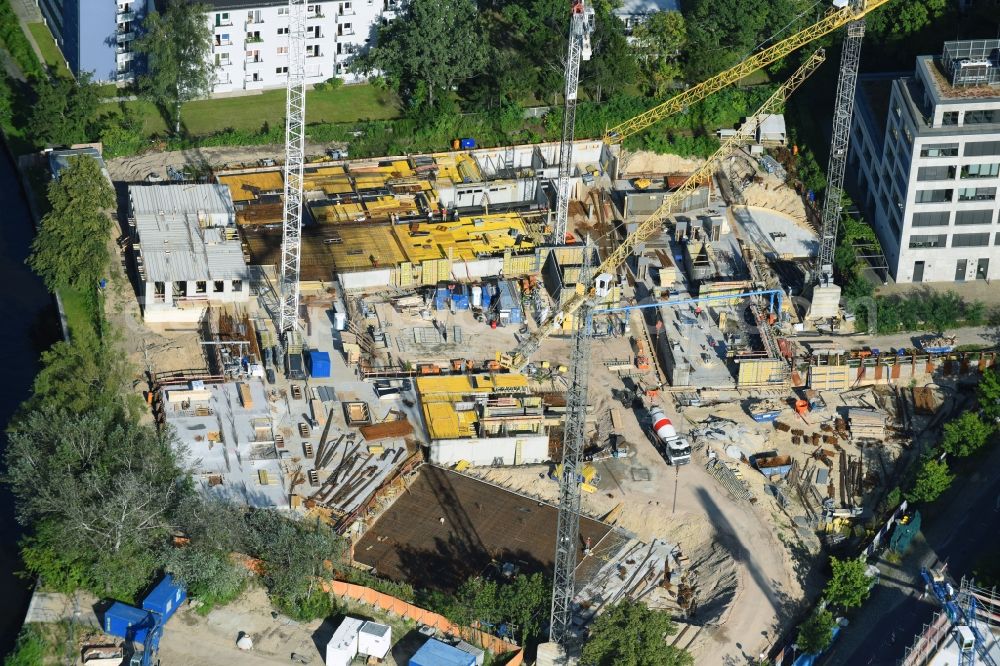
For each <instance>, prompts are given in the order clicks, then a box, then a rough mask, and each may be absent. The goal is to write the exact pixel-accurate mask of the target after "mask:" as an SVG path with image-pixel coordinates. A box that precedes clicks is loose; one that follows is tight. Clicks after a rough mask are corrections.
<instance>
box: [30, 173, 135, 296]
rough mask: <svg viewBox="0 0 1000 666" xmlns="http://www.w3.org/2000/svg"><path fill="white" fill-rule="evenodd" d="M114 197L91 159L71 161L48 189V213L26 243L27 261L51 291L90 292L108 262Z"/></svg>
mask: <svg viewBox="0 0 1000 666" xmlns="http://www.w3.org/2000/svg"><path fill="white" fill-rule="evenodd" d="M114 204H115V193H114V190H112V189H111V183H109V182H108V181H107V179H106V178H105V177H104V174H102V173H101V169H100V167H99V166H98V164H97V161H96V160H94V159H92V158H90V157H88V156H85V155H79V156H75V157H71V158H70V161H69V166H67V167H66V168H65V169H63V170H62V171H61V172H60V174H59V178H58V179H57V180H53V181H52V182H51V184H50V185H49V205H50V210H49V212H48V213H46V214H45V216H44V217H43V218H42V223H41V225H40V227H39V230H38V234H37V235H36V236H35V240H34V242H33V243H32V244H31V256H30V257H29V258H28V263H29V264H30V266H31V268H32V269H33V270H34V271H35V272H36V273H38V274H39V275H40V276H41V277H42V279H43V280H44V281H45V284H46V286H47V287H48V288H49V289H50V290H51V291H55V290H57V289H59V288H60V287H63V286H74V287H81V288H83V289H87V290H92V289H94V288H95V287H96V286H97V281H98V280H99V279H100V277H101V276H102V275H103V274H104V271H105V269H106V268H107V264H108V240H109V239H108V235H109V233H110V231H111V218H110V217H109V216H108V215H107V213H106V212H105V211H106V210H107V209H109V208H111V207H112V206H114Z"/></svg>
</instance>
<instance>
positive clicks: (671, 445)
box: [649, 406, 691, 465]
mask: <svg viewBox="0 0 1000 666" xmlns="http://www.w3.org/2000/svg"><path fill="white" fill-rule="evenodd" d="M649 416H650V418H651V419H652V421H653V432H654V433H655V434H656V437H657V439H659V441H660V445H661V446H662V447H663V454H664V455H665V456H666V458H667V462H668V463H670V464H671V465H687V464H688V463H689V462H691V445H690V444H689V443H688V441H687V439H685V438H684V437H681V436H680V435H678V434H677V429H676V428H674V424H673V423H672V422H671V421H670V419H668V418H667V415H666V414H664V413H663V410H662V409H661V408H660V407H657V406H654V407H653V408H652V409H650V412H649Z"/></svg>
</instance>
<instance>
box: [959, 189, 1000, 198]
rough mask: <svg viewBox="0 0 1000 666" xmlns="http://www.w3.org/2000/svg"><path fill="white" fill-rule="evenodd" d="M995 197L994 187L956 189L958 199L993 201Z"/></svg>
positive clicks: (995, 190)
mask: <svg viewBox="0 0 1000 666" xmlns="http://www.w3.org/2000/svg"><path fill="white" fill-rule="evenodd" d="M996 198H997V188H995V187H963V188H961V189H960V190H959V191H958V200H959V201H993V200H994V199H996Z"/></svg>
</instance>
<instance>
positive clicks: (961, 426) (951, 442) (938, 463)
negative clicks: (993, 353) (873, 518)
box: [905, 369, 1000, 502]
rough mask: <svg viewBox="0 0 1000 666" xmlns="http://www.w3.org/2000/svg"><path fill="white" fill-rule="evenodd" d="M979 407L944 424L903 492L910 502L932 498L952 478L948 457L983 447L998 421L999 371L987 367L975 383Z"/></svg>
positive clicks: (972, 451)
mask: <svg viewBox="0 0 1000 666" xmlns="http://www.w3.org/2000/svg"><path fill="white" fill-rule="evenodd" d="M976 399H977V403H978V409H969V410H966V411H964V412H962V413H961V414H959V415H958V416H957V417H956V418H954V419H952V420H951V421H950V422H948V423H947V424H945V426H944V431H943V433H942V436H941V441H940V443H939V444H938V445H937V446H935V447H932V448H931V449H930V450H929V451H928V452H927V453H926V454H925V455H924V457H923V458H922V459H921V461H920V464H919V467H918V468H917V472H916V476H915V477H914V479H913V484H912V487H911V488H910V489H909V490H908V491H907V492H906V493H905V495H906V498H907V499H908V500H910V501H913V502H933V501H935V500H936V499H938V498H939V497H940V496H941V495H942V494H944V492H945V491H946V490H948V488H950V487H951V484H952V482H953V481H954V480H955V474H954V472H952V470H951V467H950V466H949V464H948V458H949V457H951V458H953V459H957V458H966V457H969V456H972V455H975V454H977V453H979V452H980V451H982V450H983V449H984V448H985V447H986V445H987V444H989V442H990V441H991V438H992V437H993V435H994V433H995V432H996V430H997V424H998V423H1000V375H998V373H997V371H996V370H993V369H991V370H987V371H986V372H985V373H984V374H983V376H982V378H981V379H980V380H979V384H978V385H977V386H976Z"/></svg>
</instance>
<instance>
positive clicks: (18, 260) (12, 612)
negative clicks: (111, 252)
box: [0, 143, 60, 654]
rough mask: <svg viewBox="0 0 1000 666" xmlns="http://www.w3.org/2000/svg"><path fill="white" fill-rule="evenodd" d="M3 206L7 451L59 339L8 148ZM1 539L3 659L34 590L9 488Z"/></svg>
mask: <svg viewBox="0 0 1000 666" xmlns="http://www.w3.org/2000/svg"><path fill="white" fill-rule="evenodd" d="M0 206H2V207H3V210H4V212H5V216H4V220H5V225H4V232H5V233H4V235H3V241H2V242H0V277H2V278H3V281H4V284H6V285H8V287H9V288H8V289H6V290H4V292H2V293H0V309H2V311H3V313H4V319H5V325H4V326H3V327H0V346H2V348H3V350H4V352H5V354H6V356H7V359H6V363H5V374H4V391H3V392H2V393H0V423H2V424H3V425H4V432H3V433H2V434H0V444H2V445H3V446H4V447H6V444H7V440H6V426H7V425H8V424H9V423H10V420H11V418H12V417H13V416H14V414H15V413H16V412H17V410H18V408H19V407H20V405H21V403H22V402H23V401H24V400H26V399H27V398H28V397H29V396H30V394H31V389H32V383H33V381H34V378H35V375H36V374H37V372H38V367H39V365H38V362H39V357H40V354H41V353H42V351H44V350H45V349H47V348H48V347H49V346H50V345H51V344H52V343H53V342H55V341H56V340H58V339H59V337H60V335H59V323H58V322H59V319H58V317H57V314H56V313H57V306H56V303H55V299H54V298H53V296H52V294H50V293H49V292H48V290H46V288H45V286H44V285H43V284H42V281H41V279H40V278H39V277H38V276H37V275H35V274H34V273H33V272H32V271H31V270H30V269H29V268H28V267H27V265H26V264H25V260H26V259H27V257H28V254H29V252H30V249H31V242H32V240H33V238H34V234H35V224H36V223H37V218H34V217H33V216H32V213H31V208H30V197H29V196H28V194H27V191H26V190H25V189H24V183H23V181H22V178H21V177H20V174H19V172H18V171H17V169H16V167H15V162H14V159H13V156H12V154H11V152H10V150H9V148H8V147H7V144H6V143H4V150H3V151H2V155H0ZM0 535H2V537H3V538H2V539H0V589H3V590H4V595H3V601H2V602H0V654H5V653H7V652H8V651H9V650H10V649H11V648H12V647H13V646H14V642H15V641H16V639H17V634H18V631H19V630H20V628H21V625H22V622H23V619H24V614H25V611H26V610H27V607H28V602H29V599H30V596H31V588H32V585H31V583H30V581H29V580H26V579H24V578H22V577H20V576H19V572H20V571H21V569H22V563H21V558H20V552H19V541H20V538H21V536H22V531H21V526H20V525H19V524H18V523H17V521H16V516H15V512H14V498H13V496H12V495H11V494H10V492H9V490H8V489H7V487H6V486H3V487H2V488H0Z"/></svg>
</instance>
